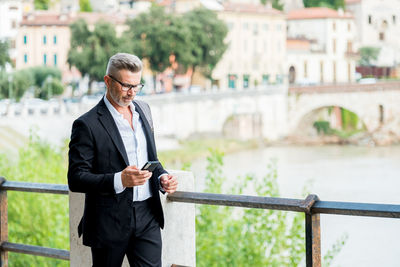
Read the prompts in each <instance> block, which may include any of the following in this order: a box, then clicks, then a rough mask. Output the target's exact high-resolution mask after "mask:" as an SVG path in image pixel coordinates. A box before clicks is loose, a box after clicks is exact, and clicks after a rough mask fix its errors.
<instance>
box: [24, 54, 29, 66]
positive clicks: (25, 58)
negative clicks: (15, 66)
mask: <svg viewBox="0 0 400 267" xmlns="http://www.w3.org/2000/svg"><path fill="white" fill-rule="evenodd" d="M24 63H25V64H26V63H28V55H27V54H24Z"/></svg>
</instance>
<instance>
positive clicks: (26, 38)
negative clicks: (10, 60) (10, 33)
mask: <svg viewBox="0 0 400 267" xmlns="http://www.w3.org/2000/svg"><path fill="white" fill-rule="evenodd" d="M27 42H28V37H27V36H26V35H24V44H26V43H27Z"/></svg>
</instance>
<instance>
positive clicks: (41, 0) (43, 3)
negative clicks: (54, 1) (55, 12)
mask: <svg viewBox="0 0 400 267" xmlns="http://www.w3.org/2000/svg"><path fill="white" fill-rule="evenodd" d="M34 5H35V9H40V10H47V9H49V6H50V0H35V1H34Z"/></svg>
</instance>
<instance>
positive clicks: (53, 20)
mask: <svg viewBox="0 0 400 267" xmlns="http://www.w3.org/2000/svg"><path fill="white" fill-rule="evenodd" d="M69 24H70V16H69V15H68V14H60V13H55V12H49V11H36V12H33V13H28V14H25V15H24V16H23V18H22V21H21V26H43V25H46V26H68V25H69Z"/></svg>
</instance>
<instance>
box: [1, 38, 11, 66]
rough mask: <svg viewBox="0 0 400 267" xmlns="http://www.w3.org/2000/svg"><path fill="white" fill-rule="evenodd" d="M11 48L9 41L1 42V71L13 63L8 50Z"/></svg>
mask: <svg viewBox="0 0 400 267" xmlns="http://www.w3.org/2000/svg"><path fill="white" fill-rule="evenodd" d="M9 48H10V46H9V43H8V42H7V41H0V70H2V69H3V68H4V67H5V66H6V64H7V63H10V62H11V59H10V55H9V53H8V49H9Z"/></svg>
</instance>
